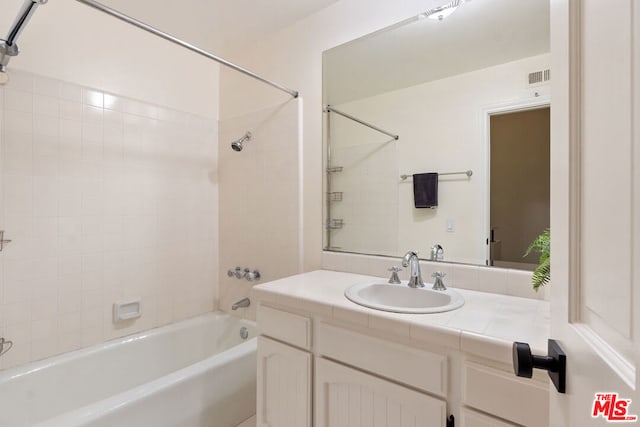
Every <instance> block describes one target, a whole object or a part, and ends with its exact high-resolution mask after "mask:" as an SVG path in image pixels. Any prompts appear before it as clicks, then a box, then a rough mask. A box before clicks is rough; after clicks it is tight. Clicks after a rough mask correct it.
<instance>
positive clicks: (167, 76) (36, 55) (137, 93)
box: [0, 0, 219, 118]
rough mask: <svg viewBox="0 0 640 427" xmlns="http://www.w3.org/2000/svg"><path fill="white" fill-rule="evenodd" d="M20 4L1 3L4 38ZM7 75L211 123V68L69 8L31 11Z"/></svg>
mask: <svg viewBox="0 0 640 427" xmlns="http://www.w3.org/2000/svg"><path fill="white" fill-rule="evenodd" d="M22 3H23V1H22V0H3V2H2V14H0V34H2V36H4V35H5V33H6V31H8V29H9V26H10V25H11V23H12V22H13V20H14V19H15V17H16V15H17V13H18V9H19V8H20V6H21V5H22ZM18 45H19V46H20V50H21V53H20V55H18V56H17V57H15V58H13V59H12V60H11V62H10V63H9V70H12V69H17V70H24V71H29V72H32V73H36V74H41V75H45V76H49V77H52V78H56V79H60V80H64V81H68V82H74V83H77V84H80V85H84V86H88V87H94V88H97V89H100V90H103V91H106V92H112V93H117V94H122V95H126V96H129V97H131V98H134V99H139V100H142V101H147V102H151V103H154V104H160V105H165V106H169V107H172V108H175V109H177V110H180V111H187V112H191V113H195V114H200V115H204V116H209V117H214V118H217V116H218V99H217V98H218V94H217V93H218V72H219V66H218V65H217V64H216V63H215V62H212V61H210V60H208V59H205V58H202V57H200V56H198V55H196V54H195V53H192V52H189V51H186V50H185V49H183V48H180V47H177V46H175V45H173V44H170V43H168V42H166V41H164V40H161V39H159V38H158V37H156V36H153V35H151V34H148V33H146V32H144V31H142V30H139V29H137V28H134V27H132V26H130V25H129V24H125V23H123V22H120V21H118V20H116V19H115V18H112V17H110V16H108V15H105V14H104V13H101V12H98V11H96V10H93V9H91V8H89V7H87V6H84V5H82V4H80V3H78V2H76V1H50V2H48V3H47V4H45V5H43V6H40V7H38V9H37V10H36V12H35V14H34V15H33V18H32V19H31V21H30V22H29V24H28V25H27V26H26V27H25V29H24V31H23V33H22V35H21V36H20V38H19V39H18Z"/></svg>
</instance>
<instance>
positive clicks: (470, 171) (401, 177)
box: [400, 169, 473, 181]
mask: <svg viewBox="0 0 640 427" xmlns="http://www.w3.org/2000/svg"><path fill="white" fill-rule="evenodd" d="M462 174H464V175H467V177H469V178H471V175H473V171H472V170H471V169H469V170H468V171H464V172H447V173H439V174H438V175H462ZM412 176H413V175H400V179H401V180H403V181H404V180H405V179H407V178H411V177H412Z"/></svg>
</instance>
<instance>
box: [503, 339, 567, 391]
mask: <svg viewBox="0 0 640 427" xmlns="http://www.w3.org/2000/svg"><path fill="white" fill-rule="evenodd" d="M512 350H513V371H514V372H515V374H516V375H517V376H519V377H524V378H531V377H532V376H533V369H534V368H536V369H544V370H546V371H547V372H548V374H549V378H551V381H552V382H553V385H555V386H556V390H558V392H559V393H564V392H565V386H566V378H567V356H566V354H565V353H564V351H562V348H560V345H559V344H558V342H557V341H556V340H549V341H548V353H549V355H548V356H535V355H533V354H531V347H529V344H527V343H524V342H514V343H513V347H512Z"/></svg>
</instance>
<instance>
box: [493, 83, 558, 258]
mask: <svg viewBox="0 0 640 427" xmlns="http://www.w3.org/2000/svg"><path fill="white" fill-rule="evenodd" d="M536 93H537V92H536ZM541 108H551V97H550V96H549V95H546V94H545V95H540V96H534V97H532V98H524V99H518V100H513V101H507V102H502V103H499V104H492V105H488V106H486V107H484V108H482V124H483V132H482V135H483V136H482V153H483V157H484V158H483V162H482V163H483V167H484V170H485V174H484V183H483V187H484V191H485V194H486V197H485V200H484V204H485V206H484V230H485V238H484V242H485V244H484V250H485V260H486V261H485V263H486V264H487V265H488V264H489V259H490V256H491V245H489V244H487V243H486V242H487V241H488V239H490V238H491V116H493V115H498V114H509V113H517V112H521V111H529V110H538V109H541Z"/></svg>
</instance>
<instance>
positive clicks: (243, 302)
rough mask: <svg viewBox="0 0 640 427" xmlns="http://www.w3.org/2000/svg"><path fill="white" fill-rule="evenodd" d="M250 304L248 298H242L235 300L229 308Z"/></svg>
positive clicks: (234, 308)
mask: <svg viewBox="0 0 640 427" xmlns="http://www.w3.org/2000/svg"><path fill="white" fill-rule="evenodd" d="M250 305H251V300H250V299H249V298H242V299H241V300H240V301H237V302H235V303H234V304H233V305H232V306H231V310H237V309H239V308H244V307H249V306H250Z"/></svg>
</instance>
